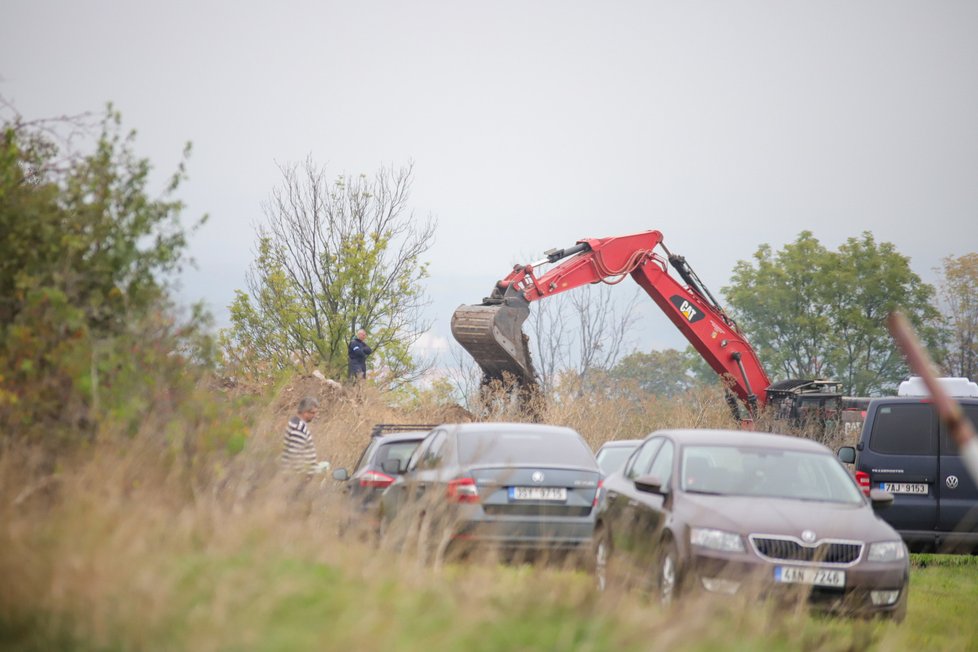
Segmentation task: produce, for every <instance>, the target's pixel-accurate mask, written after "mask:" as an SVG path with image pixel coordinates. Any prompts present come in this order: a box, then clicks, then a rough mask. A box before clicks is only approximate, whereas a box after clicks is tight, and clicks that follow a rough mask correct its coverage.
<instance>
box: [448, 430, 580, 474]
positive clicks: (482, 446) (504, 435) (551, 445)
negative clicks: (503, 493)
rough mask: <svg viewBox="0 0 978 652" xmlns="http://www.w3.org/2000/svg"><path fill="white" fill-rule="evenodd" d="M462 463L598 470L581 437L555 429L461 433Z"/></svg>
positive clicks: (459, 446) (459, 445)
mask: <svg viewBox="0 0 978 652" xmlns="http://www.w3.org/2000/svg"><path fill="white" fill-rule="evenodd" d="M458 456H459V461H460V462H461V463H462V464H548V465H549V464H553V465H568V466H580V467H585V468H592V469H594V468H597V464H596V463H595V461H594V454H593V453H592V452H591V449H590V448H589V447H588V445H587V444H586V443H585V442H584V439H582V438H581V436H580V435H579V434H577V433H576V432H574V431H567V430H563V431H562V430H556V431H552V432H542V431H533V430H501V431H495V432H494V431H491V430H480V431H478V432H459V433H458Z"/></svg>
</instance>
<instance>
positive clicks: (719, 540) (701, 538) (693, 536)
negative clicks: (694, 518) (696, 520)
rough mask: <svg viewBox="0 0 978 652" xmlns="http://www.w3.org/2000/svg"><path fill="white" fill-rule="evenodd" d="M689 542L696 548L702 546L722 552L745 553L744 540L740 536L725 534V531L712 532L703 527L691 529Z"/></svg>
mask: <svg viewBox="0 0 978 652" xmlns="http://www.w3.org/2000/svg"><path fill="white" fill-rule="evenodd" d="M689 542H690V543H692V544H693V545H694V546H702V547H703V548H709V549H710V550H720V551H722V552H743V551H744V540H743V538H742V537H741V536H740V535H739V534H734V533H733V532H724V531H723V530H712V529H709V528H702V527H694V528H690V531H689Z"/></svg>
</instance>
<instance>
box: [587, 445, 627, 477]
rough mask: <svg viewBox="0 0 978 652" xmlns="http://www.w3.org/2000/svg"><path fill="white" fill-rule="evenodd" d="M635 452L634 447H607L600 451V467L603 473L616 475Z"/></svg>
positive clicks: (598, 458) (598, 455)
mask: <svg viewBox="0 0 978 652" xmlns="http://www.w3.org/2000/svg"><path fill="white" fill-rule="evenodd" d="M633 450H635V448H634V447H633V446H605V447H603V448H602V449H601V450H599V451H598V454H597V456H596V457H597V460H598V466H600V467H601V471H602V473H604V474H605V475H608V474H610V473H614V472H615V471H617V470H618V469H620V468H621V467H622V465H623V464H625V462H626V461H627V460H628V456H629V455H631V454H632V451H633Z"/></svg>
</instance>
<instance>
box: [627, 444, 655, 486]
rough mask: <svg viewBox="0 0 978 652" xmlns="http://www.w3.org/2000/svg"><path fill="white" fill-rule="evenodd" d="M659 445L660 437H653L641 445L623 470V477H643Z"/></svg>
mask: <svg viewBox="0 0 978 652" xmlns="http://www.w3.org/2000/svg"><path fill="white" fill-rule="evenodd" d="M661 445H662V437H653V438H652V439H650V440H648V441H647V442H645V443H644V444H642V447H641V448H640V449H639V450H638V451H636V453H635V455H633V456H632V459H631V461H630V462H629V463H628V468H627V469H625V477H626V478H629V479H635V478H637V477H638V476H640V475H645V472H646V471H648V470H649V464H651V463H652V458H653V457H654V456H655V453H656V451H657V450H659V446H661Z"/></svg>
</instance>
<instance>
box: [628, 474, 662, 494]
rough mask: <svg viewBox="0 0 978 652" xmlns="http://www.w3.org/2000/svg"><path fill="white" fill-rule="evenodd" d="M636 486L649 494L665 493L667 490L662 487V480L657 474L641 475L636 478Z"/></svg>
mask: <svg viewBox="0 0 978 652" xmlns="http://www.w3.org/2000/svg"><path fill="white" fill-rule="evenodd" d="M634 482H635V488H636V489H637V490H638V491H644V492H645V493H647V494H665V493H666V490H665V489H663V487H662V480H661V479H660V478H659V476H656V475H640V476H638V477H637V478H635V481H634Z"/></svg>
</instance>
